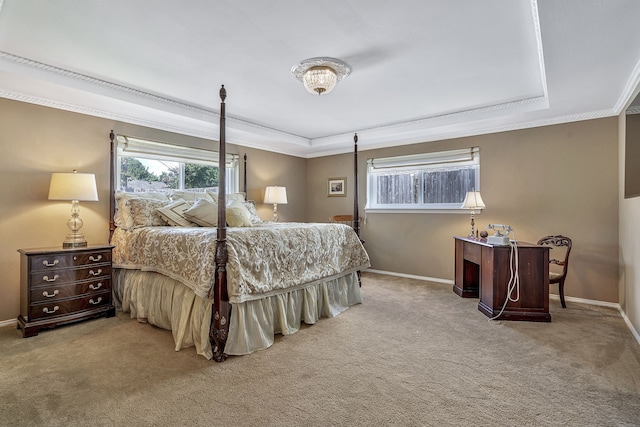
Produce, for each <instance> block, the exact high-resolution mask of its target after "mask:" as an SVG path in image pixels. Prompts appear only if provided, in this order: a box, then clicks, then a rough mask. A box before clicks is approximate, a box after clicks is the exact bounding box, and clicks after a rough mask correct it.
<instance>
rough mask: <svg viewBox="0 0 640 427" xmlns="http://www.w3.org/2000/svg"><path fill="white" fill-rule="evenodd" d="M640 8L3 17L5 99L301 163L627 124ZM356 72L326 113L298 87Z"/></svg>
mask: <svg viewBox="0 0 640 427" xmlns="http://www.w3.org/2000/svg"><path fill="white" fill-rule="evenodd" d="M639 22H640V2H639V1H635V0H563V1H558V0H538V1H535V0H483V1H477V0H456V1H451V0H394V1H390V0H375V1H374V0H342V1H340V2H336V3H335V4H332V3H331V2H318V1H317V0H313V1H312V0H296V1H288V2H287V1H264V0H243V1H237V0H212V1H196V0H189V1H184V2H178V1H167V0H136V1H131V0H109V1H99V0H92V1H89V0H86V1H77V0H56V1H24V0H0V96H2V97H5V98H10V99H16V100H20V101H25V102H31V103H35V104H41V105H46V106H51V107H54V108H60V109H65V110H70V111H77V112H80V113H84V114H90V115H95V116H99V117H105V118H111V119H114V120H118V121H123V122H128V123H134V124H140V125H144V126H149V127H154V128H158V129H164V130H168V131H172V132H178V133H183V134H187V135H193V136H199V137H205V138H210V139H217V137H218V112H219V105H220V99H219V97H218V90H219V88H220V85H221V84H224V85H225V88H226V89H227V94H228V97H227V108H226V110H227V116H228V121H227V126H228V130H227V138H228V141H229V142H233V143H237V144H241V145H244V146H249V147H256V148H262V149H266V150H271V151H277V152H282V153H287V154H292V155H296V156H301V157H314V156H322V155H328V154H334V153H340V152H347V151H350V150H351V143H352V135H353V133H354V132H358V135H359V145H360V147H361V149H366V148H376V147H389V146H396V145H400V144H408V143H417V142H425V141H433V140H441V139H447V138H453V137H460V136H468V135H476V134H484V133H491V132H497V131H504V130H509V129H520V128H527V127H534V126H542V125H548V124H554V123H563V122H569V121H577V120H585V119H591V118H598V117H607V116H613V115H617V114H619V113H620V112H621V111H622V109H623V108H624V106H625V104H626V103H627V101H628V100H629V98H630V97H631V96H632V95H633V93H634V90H635V88H636V86H637V83H638V80H639V75H640V65H639V64H640V62H639V60H640V30H639V28H640V26H639V25H638V23H639ZM317 56H330V57H335V58H339V59H341V60H343V61H345V62H346V63H348V64H349V66H350V67H351V70H352V71H351V75H350V76H349V77H348V78H346V79H345V80H343V81H342V82H339V83H338V86H337V87H336V88H335V90H334V91H333V92H331V93H330V94H326V95H321V96H313V95H310V94H309V93H307V92H306V91H305V89H304V88H303V86H302V84H301V83H300V82H299V81H298V80H297V79H296V78H295V77H294V76H293V75H292V74H291V73H290V69H291V67H292V66H293V65H294V64H296V63H298V62H300V61H301V60H303V59H306V58H311V57H317Z"/></svg>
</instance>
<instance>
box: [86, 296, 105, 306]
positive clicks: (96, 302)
mask: <svg viewBox="0 0 640 427" xmlns="http://www.w3.org/2000/svg"><path fill="white" fill-rule="evenodd" d="M101 302H102V297H98V299H97V300H95V301H94V300H93V298H91V299H90V300H89V303H90V304H93V305H96V304H100V303H101Z"/></svg>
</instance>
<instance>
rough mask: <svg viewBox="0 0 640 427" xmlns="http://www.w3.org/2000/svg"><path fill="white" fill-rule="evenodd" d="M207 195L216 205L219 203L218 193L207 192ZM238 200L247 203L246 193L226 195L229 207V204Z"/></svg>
mask: <svg viewBox="0 0 640 427" xmlns="http://www.w3.org/2000/svg"><path fill="white" fill-rule="evenodd" d="M207 194H208V195H209V197H211V198H212V199H213V202H214V203H216V204H217V203H218V192H217V191H216V192H213V191H212V190H207ZM235 200H238V201H240V202H245V201H246V196H245V193H230V194H226V195H225V201H226V202H227V205H229V203H231V202H233V201H235Z"/></svg>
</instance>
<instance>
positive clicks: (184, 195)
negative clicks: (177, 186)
mask: <svg viewBox="0 0 640 427" xmlns="http://www.w3.org/2000/svg"><path fill="white" fill-rule="evenodd" d="M169 197H170V198H171V200H173V201H178V200H181V199H182V200H185V201H187V202H195V201H196V200H199V199H206V200H209V201H212V202H213V201H215V200H214V199H213V197H211V195H209V194H208V193H207V192H205V191H200V192H198V191H184V190H171V193H170V195H169Z"/></svg>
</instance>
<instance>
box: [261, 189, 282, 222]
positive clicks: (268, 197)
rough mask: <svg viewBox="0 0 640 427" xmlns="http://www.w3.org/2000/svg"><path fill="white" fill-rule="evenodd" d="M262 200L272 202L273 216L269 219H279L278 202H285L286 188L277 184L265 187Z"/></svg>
mask: <svg viewBox="0 0 640 427" xmlns="http://www.w3.org/2000/svg"><path fill="white" fill-rule="evenodd" d="M264 202H265V203H273V218H271V221H279V220H280V216H279V215H278V204H281V205H286V204H287V188H286V187H279V186H277V185H272V186H269V187H267V188H266V190H265V191H264Z"/></svg>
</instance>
